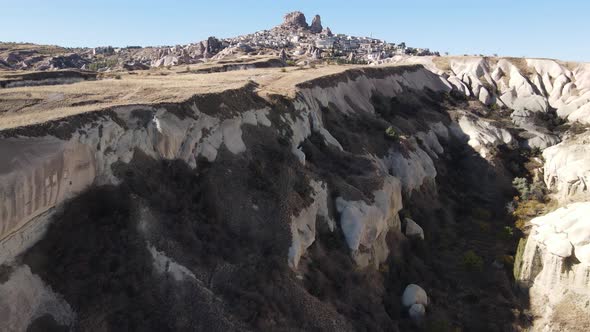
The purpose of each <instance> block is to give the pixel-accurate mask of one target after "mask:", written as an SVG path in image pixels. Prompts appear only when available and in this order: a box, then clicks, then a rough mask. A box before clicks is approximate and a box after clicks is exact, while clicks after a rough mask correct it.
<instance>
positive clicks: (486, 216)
mask: <svg viewBox="0 0 590 332" xmlns="http://www.w3.org/2000/svg"><path fill="white" fill-rule="evenodd" d="M472 215H473V217H474V218H476V219H480V220H490V219H492V211H490V210H486V209H484V208H481V207H477V208H475V209H473V213H472Z"/></svg>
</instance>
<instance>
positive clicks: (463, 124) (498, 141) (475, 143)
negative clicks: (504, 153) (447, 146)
mask: <svg viewBox="0 0 590 332" xmlns="http://www.w3.org/2000/svg"><path fill="white" fill-rule="evenodd" d="M458 125H459V128H457V127H453V129H454V133H455V135H456V136H457V137H461V136H462V135H463V136H467V138H468V141H467V143H468V144H469V145H470V146H471V147H472V148H473V149H474V150H475V151H477V152H478V153H479V154H480V155H481V156H482V157H483V158H486V157H487V156H488V155H489V153H490V151H489V150H490V148H492V147H497V146H499V145H507V146H509V147H515V146H516V144H517V141H516V139H514V137H512V135H511V134H510V132H509V131H508V130H506V129H503V128H499V127H498V125H496V124H495V123H493V122H492V121H489V120H487V119H484V118H480V117H478V116H476V115H474V114H469V113H463V115H462V116H461V118H460V119H459V121H458Z"/></svg>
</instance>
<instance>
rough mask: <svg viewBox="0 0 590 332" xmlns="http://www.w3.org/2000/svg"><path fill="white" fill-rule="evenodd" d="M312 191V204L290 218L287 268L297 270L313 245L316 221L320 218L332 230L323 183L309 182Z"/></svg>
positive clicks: (325, 188) (332, 223)
mask: <svg viewBox="0 0 590 332" xmlns="http://www.w3.org/2000/svg"><path fill="white" fill-rule="evenodd" d="M310 185H311V187H312V188H313V190H314V193H313V195H312V198H313V203H312V204H311V205H310V206H308V207H306V208H305V209H303V210H302V211H300V212H299V214H298V215H296V216H293V217H292V218H291V237H292V244H291V247H290V248H289V266H290V267H291V268H292V269H297V266H298V265H299V260H300V259H301V256H302V255H303V254H304V253H305V251H306V250H307V248H309V246H311V245H312V244H313V242H314V241H315V238H316V220H317V218H318V217H322V218H323V220H324V221H325V222H327V223H328V227H329V229H330V230H334V227H335V225H334V221H333V220H332V219H331V218H330V216H329V213H328V190H327V185H326V184H325V183H323V182H317V181H313V180H312V181H311V182H310Z"/></svg>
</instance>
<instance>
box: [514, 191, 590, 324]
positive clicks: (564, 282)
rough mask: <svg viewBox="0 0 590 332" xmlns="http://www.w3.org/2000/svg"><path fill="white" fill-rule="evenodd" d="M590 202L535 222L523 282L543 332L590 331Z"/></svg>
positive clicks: (524, 257) (525, 253)
mask: <svg viewBox="0 0 590 332" xmlns="http://www.w3.org/2000/svg"><path fill="white" fill-rule="evenodd" d="M589 213H590V202H581V203H574V204H570V205H567V206H566V207H563V208H560V209H558V210H556V211H554V212H551V213H549V214H547V215H545V216H542V217H538V218H535V219H533V220H532V221H531V223H532V225H533V229H532V230H531V234H530V236H529V237H528V239H527V242H526V246H525V248H524V251H523V254H522V265H521V266H517V268H518V269H519V274H518V276H517V277H518V278H519V280H520V282H521V283H522V284H523V286H525V287H527V288H529V296H530V301H531V306H532V310H533V312H534V313H535V314H536V315H538V316H539V317H540V318H539V319H537V320H535V322H534V327H533V329H534V330H538V331H573V330H580V329H585V328H588V327H590V319H589V317H590V308H589V307H588V305H587V303H588V301H590V278H589V277H588V276H589V275H590V225H589V224H588V215H589Z"/></svg>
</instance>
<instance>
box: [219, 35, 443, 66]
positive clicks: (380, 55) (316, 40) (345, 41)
mask: <svg viewBox="0 0 590 332" xmlns="http://www.w3.org/2000/svg"><path fill="white" fill-rule="evenodd" d="M222 43H223V44H225V45H227V46H228V47H239V48H241V49H243V50H245V51H252V50H260V49H274V50H281V49H285V50H286V51H287V53H288V54H290V55H294V56H301V55H304V54H311V53H315V54H317V53H318V50H319V53H321V56H322V57H330V58H339V57H340V58H346V59H352V58H354V59H356V61H366V62H372V61H377V60H382V59H386V58H390V57H393V56H395V55H403V54H407V55H417V56H424V55H438V53H437V52H431V51H430V50H429V49H421V48H412V47H407V46H406V44H405V43H399V44H394V43H388V42H386V41H384V40H380V39H376V38H371V37H355V36H349V35H345V34H336V35H334V34H332V33H331V32H330V31H329V30H328V31H326V30H324V31H323V32H322V33H310V32H309V31H301V30H299V31H289V30H285V29H272V30H264V31H258V32H256V33H253V34H249V35H243V36H239V37H235V38H227V39H223V40H222Z"/></svg>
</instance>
